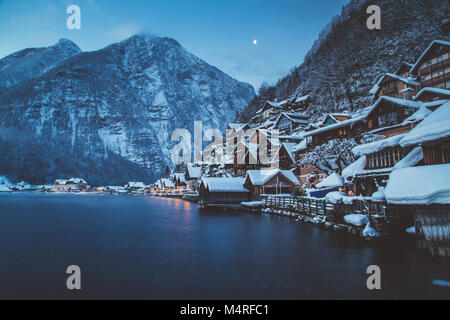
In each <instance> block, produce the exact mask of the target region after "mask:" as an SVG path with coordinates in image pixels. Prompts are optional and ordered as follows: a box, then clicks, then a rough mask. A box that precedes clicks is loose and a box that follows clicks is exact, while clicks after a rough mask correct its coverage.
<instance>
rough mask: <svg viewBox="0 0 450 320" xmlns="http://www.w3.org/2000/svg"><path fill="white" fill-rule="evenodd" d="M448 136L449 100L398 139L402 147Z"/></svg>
mask: <svg viewBox="0 0 450 320" xmlns="http://www.w3.org/2000/svg"><path fill="white" fill-rule="evenodd" d="M444 138H450V101H449V102H447V103H445V104H444V105H443V106H442V107H440V108H439V109H437V110H436V111H434V112H433V113H431V114H430V115H429V116H428V117H427V118H425V119H424V120H423V121H422V122H421V123H419V124H418V125H417V127H415V128H414V129H412V130H411V131H410V132H408V133H407V134H406V135H405V137H404V138H403V139H402V140H401V141H400V145H401V146H402V147H407V146H412V145H417V144H420V143H424V142H429V141H433V140H439V139H444Z"/></svg>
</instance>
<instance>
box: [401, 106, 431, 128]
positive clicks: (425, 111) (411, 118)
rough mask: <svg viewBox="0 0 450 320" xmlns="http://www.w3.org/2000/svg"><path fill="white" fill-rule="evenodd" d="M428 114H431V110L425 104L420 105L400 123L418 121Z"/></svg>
mask: <svg viewBox="0 0 450 320" xmlns="http://www.w3.org/2000/svg"><path fill="white" fill-rule="evenodd" d="M430 114H431V111H430V110H429V109H428V108H427V107H426V106H423V107H420V109H419V110H417V111H416V112H414V113H413V114H412V115H410V116H409V117H408V118H406V119H405V120H404V121H403V123H402V124H406V123H416V122H420V121H422V120H423V119H425V118H426V117H428V116H429V115H430Z"/></svg>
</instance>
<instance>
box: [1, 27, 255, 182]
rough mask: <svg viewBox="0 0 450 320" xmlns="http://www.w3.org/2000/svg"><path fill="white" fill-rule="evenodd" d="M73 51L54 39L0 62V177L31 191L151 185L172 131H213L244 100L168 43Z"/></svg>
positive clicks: (237, 89)
mask: <svg viewBox="0 0 450 320" xmlns="http://www.w3.org/2000/svg"><path fill="white" fill-rule="evenodd" d="M55 48H56V49H58V50H56V49H55ZM76 48H77V47H76V45H75V44H73V43H72V42H70V41H68V40H62V41H60V42H58V44H56V45H55V46H54V47H50V48H48V49H30V50H32V51H36V52H38V53H34V54H31V53H29V54H26V53H27V50H24V51H22V53H15V54H12V55H11V56H8V57H6V58H4V59H3V60H1V61H0V66H4V67H0V70H1V72H0V79H6V81H5V82H6V83H7V86H8V87H9V88H8V89H2V90H1V91H0V128H1V131H0V136H1V137H2V140H1V143H2V145H1V148H0V161H1V165H0V173H1V174H6V175H8V176H9V177H10V178H12V179H13V180H14V179H17V180H26V181H29V182H33V183H38V182H45V181H47V182H49V181H50V180H52V179H54V178H56V177H64V176H75V175H76V176H82V177H84V178H85V179H87V180H88V181H89V182H90V183H93V184H100V183H101V184H104V183H109V184H113V183H122V182H126V181H128V180H135V179H138V180H139V181H142V180H145V181H151V180H152V179H153V178H154V177H158V176H159V175H160V174H161V172H163V171H164V170H165V168H166V166H169V167H171V166H172V163H171V160H170V150H171V148H172V146H173V145H174V143H171V142H170V138H171V134H172V132H173V130H175V129H177V128H186V129H188V130H190V131H191V132H192V128H193V122H194V121H197V120H198V121H203V123H204V126H207V127H213V128H220V129H222V130H223V129H225V127H226V125H227V123H228V122H231V121H232V120H234V118H235V116H236V114H237V113H238V112H240V111H242V110H243V109H244V108H245V106H246V105H247V104H248V102H249V101H250V100H251V99H252V98H253V97H254V89H253V87H252V86H250V85H249V84H246V83H242V82H239V81H237V80H235V79H233V78H231V77H229V76H228V75H226V74H224V73H223V72H222V71H220V70H218V69H217V68H215V67H213V66H211V65H209V64H207V63H206V62H204V61H202V60H201V59H199V58H197V57H196V56H194V55H192V54H191V53H189V52H187V51H186V50H185V49H184V48H183V47H182V46H181V45H180V44H179V43H178V42H176V41H175V40H173V39H169V38H159V37H152V36H148V35H136V36H133V37H131V38H129V39H127V40H124V41H122V42H119V43H116V44H112V45H110V46H108V47H106V48H104V49H102V50H99V51H95V52H85V53H80V52H77V50H76ZM60 49H61V50H60ZM23 52H25V54H23ZM39 52H40V53H39ZM47 52H57V54H56V55H57V57H54V58H50V53H47ZM62 52H63V53H62ZM38 54H41V56H42V58H40V57H38ZM63 56H65V57H67V58H66V59H64V58H63ZM27 57H30V58H29V59H27ZM57 60H60V62H59V63H58V62H57ZM21 70H26V72H21ZM13 84H14V85H13ZM17 142H19V143H17ZM43 180H45V181H43Z"/></svg>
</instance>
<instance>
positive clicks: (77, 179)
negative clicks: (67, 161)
mask: <svg viewBox="0 0 450 320" xmlns="http://www.w3.org/2000/svg"><path fill="white" fill-rule="evenodd" d="M68 182H71V183H75V184H87V182H86V181H85V180H84V179H82V178H70V179H69V180H67V183H68Z"/></svg>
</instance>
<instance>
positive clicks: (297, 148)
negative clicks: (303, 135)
mask: <svg viewBox="0 0 450 320" xmlns="http://www.w3.org/2000/svg"><path fill="white" fill-rule="evenodd" d="M307 148H308V145H307V143H306V139H303V140H302V142H300V143H299V144H297V145H296V146H295V147H294V149H293V151H294V152H299V151H303V150H306V149H307Z"/></svg>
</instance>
